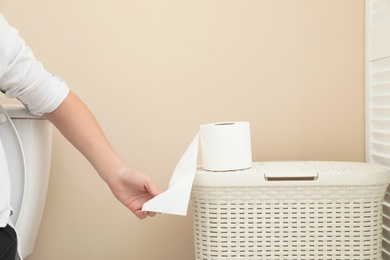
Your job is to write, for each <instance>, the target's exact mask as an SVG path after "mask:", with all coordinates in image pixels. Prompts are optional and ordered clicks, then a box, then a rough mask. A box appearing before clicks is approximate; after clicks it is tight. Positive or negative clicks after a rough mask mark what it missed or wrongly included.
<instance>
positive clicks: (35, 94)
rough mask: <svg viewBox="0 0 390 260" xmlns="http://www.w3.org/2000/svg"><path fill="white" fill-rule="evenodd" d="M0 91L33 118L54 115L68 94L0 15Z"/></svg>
mask: <svg viewBox="0 0 390 260" xmlns="http://www.w3.org/2000/svg"><path fill="white" fill-rule="evenodd" d="M0 91H1V92H3V93H4V94H5V95H6V96H7V97H9V98H17V99H19V100H20V101H21V102H22V103H23V104H24V105H25V106H26V108H27V109H28V110H29V111H30V112H31V113H33V114H35V115H43V114H45V113H50V112H52V111H54V110H55V109H56V108H57V107H58V106H59V105H60V104H61V103H62V102H63V101H64V99H65V98H66V97H67V95H68V94H69V88H68V86H67V85H66V83H65V82H64V81H63V80H62V79H61V78H59V77H58V76H56V75H53V74H51V73H49V72H48V71H46V70H45V69H44V67H43V66H42V64H41V63H40V62H38V61H37V60H36V58H35V57H34V54H33V52H32V51H31V49H30V48H29V47H28V46H27V45H26V44H25V42H24V40H23V39H22V38H21V37H20V36H19V35H18V32H17V31H16V30H15V29H14V28H12V27H11V26H10V25H8V23H7V22H6V20H5V19H4V17H3V16H2V15H1V14H0Z"/></svg>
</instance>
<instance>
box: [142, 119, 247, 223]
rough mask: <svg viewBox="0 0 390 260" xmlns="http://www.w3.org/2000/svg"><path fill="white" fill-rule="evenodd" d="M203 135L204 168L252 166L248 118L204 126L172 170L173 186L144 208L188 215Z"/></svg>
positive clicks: (229, 168) (232, 168)
mask: <svg viewBox="0 0 390 260" xmlns="http://www.w3.org/2000/svg"><path fill="white" fill-rule="evenodd" d="M199 139H200V144H201V153H202V157H201V158H202V168H203V169H204V170H208V171H231V170H239V169H246V168H250V167H251V166H252V152H251V141H250V126H249V123H248V122H231V123H214V124H206V125H201V126H200V131H199V133H198V134H197V135H196V136H195V138H194V139H193V141H192V142H191V144H190V146H189V147H188V148H187V150H186V152H185V153H184V154H183V156H182V157H181V159H180V161H179V162H178V164H177V165H176V168H175V170H174V172H173V174H172V177H171V180H170V183H169V188H168V190H167V191H165V192H163V193H161V194H159V195H158V196H156V197H154V198H153V199H151V200H149V201H148V202H146V203H145V204H144V205H143V207H142V210H143V211H152V212H160V213H167V214H174V215H182V216H185V215H186V214H187V208H188V202H189V200H190V196H191V189H192V183H193V180H194V177H195V173H196V168H197V165H196V163H197V157H198V150H199V147H198V146H199Z"/></svg>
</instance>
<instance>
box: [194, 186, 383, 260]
mask: <svg viewBox="0 0 390 260" xmlns="http://www.w3.org/2000/svg"><path fill="white" fill-rule="evenodd" d="M386 188H387V184H386V185H373V186H312V187H306V186H305V187H303V186H288V187H285V186H284V187H280V186H274V187H272V186H265V187H201V186H194V187H193V191H192V205H193V207H192V208H193V213H194V232H195V251H196V259H197V260H217V259H245V260H263V259H264V260H265V259H275V260H281V259H295V260H297V259H301V260H304V259H321V260H326V259H329V260H335V259H345V260H352V259H359V260H360V259H367V260H376V259H378V260H379V259H382V258H381V255H382V254H381V248H382V205H383V196H384V193H385V190H386Z"/></svg>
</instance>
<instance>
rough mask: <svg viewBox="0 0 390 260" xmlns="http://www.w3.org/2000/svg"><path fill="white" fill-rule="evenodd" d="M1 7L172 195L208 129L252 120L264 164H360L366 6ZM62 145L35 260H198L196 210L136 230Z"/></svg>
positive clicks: (170, 1)
mask: <svg viewBox="0 0 390 260" xmlns="http://www.w3.org/2000/svg"><path fill="white" fill-rule="evenodd" d="M0 8H1V12H2V13H3V14H4V16H6V17H7V19H8V20H9V22H10V23H11V24H13V25H14V26H15V27H17V28H18V29H19V31H20V33H21V35H22V36H23V37H24V38H25V39H26V41H27V43H28V44H29V45H30V46H31V47H32V48H33V50H34V51H35V54H36V56H37V57H38V58H39V59H40V60H41V61H42V62H43V64H44V65H45V67H46V68H47V69H48V70H49V71H51V72H53V73H56V74H58V75H60V76H61V77H62V78H64V79H65V80H66V81H67V82H68V84H69V86H70V87H71V88H72V90H73V91H75V92H76V93H77V94H78V95H79V96H80V97H81V98H82V99H83V100H84V101H85V102H86V103H87V104H88V105H89V106H90V108H91V109H92V110H93V111H94V113H95V115H96V117H97V119H98V120H99V121H100V123H101V126H102V128H103V129H104V131H105V132H106V134H107V136H108V138H109V139H110V140H111V141H112V144H113V146H114V147H115V148H116V149H117V150H118V152H119V153H120V154H121V155H122V157H123V158H124V159H125V160H126V161H127V162H128V163H129V165H131V166H132V167H135V168H137V169H139V170H142V171H144V172H146V173H148V174H150V175H151V176H152V177H153V178H154V180H155V181H156V182H157V183H158V185H159V186H160V187H161V188H162V189H165V188H166V187H167V185H168V182H169V178H170V175H171V172H172V170H173V168H174V166H175V164H176V162H177V161H178V160H179V158H180V155H181V154H182V153H183V152H184V150H185V148H186V147H187V146H188V144H189V142H190V141H191V140H192V138H193V136H194V135H195V133H196V132H197V130H198V126H199V125H200V124H202V123H210V122H215V121H232V120H242V121H250V122H251V131H252V145H253V158H254V160H256V161H263V160H348V161H363V160H364V1H363V0H359V1H357V0H342V1H340V0H296V1H291V0H278V1H275V0H267V1H265V0H254V1H249V0H245V1H237V0H234V1H233V0H223V1H219V0H197V1H182V0H180V1H179V0H177V1H175V0H165V1H159V0H149V1H133V0H127V1H125V0H110V1H108V0H106V1H103V0H82V1H80V0H77V1H76V0H66V1H64V0H63V1H52V0H39V1H22V0H12V1H11V0H3V1H1V2H0ZM0 100H1V101H2V102H10V101H8V100H6V99H5V98H4V97H1V99H0ZM53 145H54V146H53V160H52V173H51V179H50V187H49V192H48V198H47V203H46V209H45V213H44V216H43V222H42V227H41V229H40V232H39V235H38V239H37V243H36V247H35V251H34V253H33V254H32V255H31V256H30V257H28V258H27V260H49V259H50V260H52V259H55V260H57V259H59V260H69V259H83V260H84V259H94V260H106V259H118V260H122V259H137V260H138V259H139V260H156V259H164V260H166V259H174V260H187V259H194V246H193V234H192V216H191V214H189V216H187V217H178V216H171V215H159V216H157V217H155V218H152V219H148V220H144V221H140V220H138V219H136V218H135V217H134V216H133V215H132V214H131V213H130V212H128V211H127V210H126V209H125V208H124V207H123V206H122V205H121V204H120V203H119V202H117V201H116V200H115V199H114V197H113V196H112V195H111V194H110V191H109V189H108V188H107V187H106V186H105V184H104V183H103V182H102V181H100V179H99V178H98V176H97V174H96V173H95V172H94V170H93V169H92V167H91V166H90V165H89V164H88V163H87V161H86V160H84V158H82V157H81V155H80V154H79V153H78V152H77V151H76V150H75V149H74V148H73V147H71V146H70V145H69V144H68V143H67V142H66V141H65V140H64V138H63V137H62V136H60V135H59V133H58V132H57V131H55V133H54V144H53ZM151 248H152V249H151Z"/></svg>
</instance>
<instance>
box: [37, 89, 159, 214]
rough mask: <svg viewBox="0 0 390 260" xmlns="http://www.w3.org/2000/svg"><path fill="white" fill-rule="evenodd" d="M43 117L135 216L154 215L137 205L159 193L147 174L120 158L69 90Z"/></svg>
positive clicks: (84, 107)
mask: <svg viewBox="0 0 390 260" xmlns="http://www.w3.org/2000/svg"><path fill="white" fill-rule="evenodd" d="M45 117H46V118H47V119H48V120H49V121H51V122H52V123H53V124H54V125H55V126H56V127H57V129H58V130H59V131H60V132H61V133H62V134H63V135H64V136H65V138H67V139H68V140H69V142H70V143H71V144H72V145H74V146H75V147H76V148H77V149H78V150H79V151H80V152H81V153H82V154H83V155H84V156H85V157H86V158H87V159H88V161H89V162H90V163H91V164H92V165H93V167H94V168H95V169H96V171H97V172H98V173H99V175H100V177H101V178H102V179H103V180H104V181H105V182H106V183H107V184H108V186H109V187H110V189H111V191H112V192H113V194H114V195H115V197H116V198H117V199H118V200H119V201H120V202H122V203H123V204H124V205H125V206H126V207H128V208H129V209H130V210H131V211H132V212H133V213H134V214H135V215H136V216H137V217H138V218H141V219H143V218H145V217H146V216H147V215H149V216H154V215H155V213H153V212H143V211H141V208H142V205H143V204H144V203H145V202H146V201H148V200H149V199H151V198H152V197H154V196H156V195H157V194H158V193H159V190H158V188H157V187H156V185H155V184H154V183H153V182H152V180H151V178H150V177H149V176H147V175H145V174H143V173H140V172H138V171H135V170H132V169H130V168H129V167H128V166H127V165H126V164H125V163H124V162H123V161H122V159H121V158H120V157H119V155H118V154H117V153H116V152H115V151H114V149H113V148H112V146H111V144H110V143H109V141H108V140H107V138H106V137H105V135H104V133H103V131H102V130H101V128H100V126H99V124H98V122H97V121H96V119H95V117H94V116H93V114H92V113H91V112H90V110H89V109H88V108H87V107H86V105H85V104H84V103H83V102H82V101H81V100H80V99H79V98H78V97H77V96H76V95H75V94H74V93H73V92H70V93H69V95H68V96H67V97H66V99H65V100H64V101H63V102H62V104H61V105H60V106H59V107H58V108H57V109H56V110H54V111H53V112H51V113H47V114H45Z"/></svg>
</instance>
